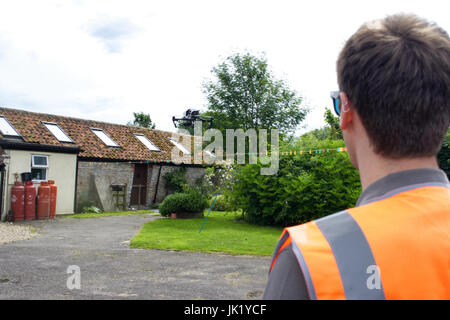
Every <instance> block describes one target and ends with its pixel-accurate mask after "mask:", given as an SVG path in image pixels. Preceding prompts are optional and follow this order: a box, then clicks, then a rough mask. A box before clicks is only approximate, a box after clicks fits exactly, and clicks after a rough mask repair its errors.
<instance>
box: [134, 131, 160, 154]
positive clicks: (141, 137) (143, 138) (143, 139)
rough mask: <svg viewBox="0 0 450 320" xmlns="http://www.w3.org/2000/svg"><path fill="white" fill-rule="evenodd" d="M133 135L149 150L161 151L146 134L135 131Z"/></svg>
mask: <svg viewBox="0 0 450 320" xmlns="http://www.w3.org/2000/svg"><path fill="white" fill-rule="evenodd" d="M134 136H135V137H136V138H138V139H139V141H140V142H142V143H143V144H144V145H145V146H146V147H147V148H148V149H149V150H150V151H161V150H159V149H158V147H156V146H155V145H154V144H153V143H152V142H151V141H150V140H149V139H148V138H147V137H146V136H144V135H143V134H141V133H135V134H134Z"/></svg>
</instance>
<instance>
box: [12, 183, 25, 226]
mask: <svg viewBox="0 0 450 320" xmlns="http://www.w3.org/2000/svg"><path fill="white" fill-rule="evenodd" d="M24 198H25V188H24V187H23V185H22V183H21V182H19V181H16V182H14V185H13V187H12V189H11V210H12V212H13V216H14V221H21V220H23V218H24V213H25V202H24Z"/></svg>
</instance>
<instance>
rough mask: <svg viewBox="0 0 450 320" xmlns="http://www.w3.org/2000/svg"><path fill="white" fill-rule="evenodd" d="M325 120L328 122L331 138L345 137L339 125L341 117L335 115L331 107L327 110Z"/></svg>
mask: <svg viewBox="0 0 450 320" xmlns="http://www.w3.org/2000/svg"><path fill="white" fill-rule="evenodd" d="M325 122H326V123H327V124H328V126H327V128H328V129H329V132H328V137H329V138H330V139H332V140H339V139H344V137H343V136H342V130H341V128H340V127H339V117H336V116H334V115H333V113H332V112H331V111H330V109H326V110H325Z"/></svg>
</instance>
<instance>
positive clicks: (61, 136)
mask: <svg viewBox="0 0 450 320" xmlns="http://www.w3.org/2000/svg"><path fill="white" fill-rule="evenodd" d="M43 124H44V126H45V127H46V128H47V129H48V130H49V131H50V132H51V133H53V135H54V136H55V138H56V139H58V141H60V142H73V141H72V139H70V138H69V136H68V135H67V134H66V133H65V132H64V131H62V129H61V128H60V127H59V126H58V125H57V124H56V123H50V122H43Z"/></svg>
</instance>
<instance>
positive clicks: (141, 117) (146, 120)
mask: <svg viewBox="0 0 450 320" xmlns="http://www.w3.org/2000/svg"><path fill="white" fill-rule="evenodd" d="M133 116H134V120H133V122H131V121H129V122H128V123H127V125H129V126H138V127H143V128H150V129H155V124H154V123H153V122H152V119H151V118H150V114H146V113H143V112H133Z"/></svg>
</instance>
